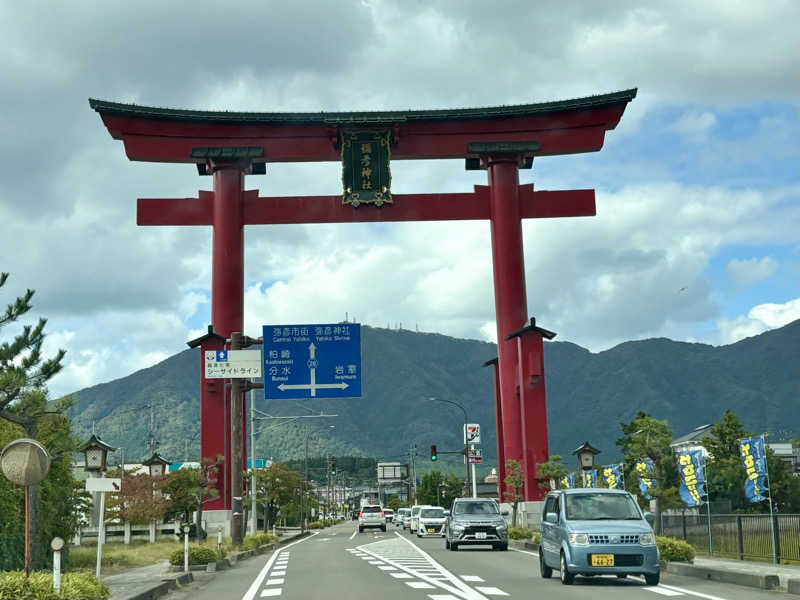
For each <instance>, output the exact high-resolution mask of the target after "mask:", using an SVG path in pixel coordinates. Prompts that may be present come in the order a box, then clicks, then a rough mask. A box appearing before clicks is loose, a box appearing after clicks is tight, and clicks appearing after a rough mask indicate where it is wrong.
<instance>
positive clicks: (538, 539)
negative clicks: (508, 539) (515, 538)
mask: <svg viewBox="0 0 800 600" xmlns="http://www.w3.org/2000/svg"><path fill="white" fill-rule="evenodd" d="M531 541H532V542H533V543H534V544H541V543H542V534H541V533H540V532H538V531H534V532H533V539H532V540H531Z"/></svg>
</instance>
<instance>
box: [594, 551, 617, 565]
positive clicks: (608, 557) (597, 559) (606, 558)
mask: <svg viewBox="0 0 800 600" xmlns="http://www.w3.org/2000/svg"><path fill="white" fill-rule="evenodd" d="M592 566H593V567H613V566H614V555H613V554H592Z"/></svg>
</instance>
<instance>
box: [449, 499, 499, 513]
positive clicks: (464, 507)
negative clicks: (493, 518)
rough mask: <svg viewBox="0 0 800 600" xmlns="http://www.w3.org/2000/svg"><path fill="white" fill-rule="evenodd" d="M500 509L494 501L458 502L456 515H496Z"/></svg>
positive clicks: (455, 509) (454, 509)
mask: <svg viewBox="0 0 800 600" xmlns="http://www.w3.org/2000/svg"><path fill="white" fill-rule="evenodd" d="M499 512H500V511H498V510H497V505H496V504H495V503H494V502H456V505H455V506H454V507H453V514H454V515H496V514H498V513H499Z"/></svg>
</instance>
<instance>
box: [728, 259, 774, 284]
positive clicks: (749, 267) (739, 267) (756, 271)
mask: <svg viewBox="0 0 800 600" xmlns="http://www.w3.org/2000/svg"><path fill="white" fill-rule="evenodd" d="M777 268H778V263H777V262H775V259H773V258H772V257H771V256H764V257H762V258H746V259H741V260H740V259H738V258H734V259H733V260H731V261H730V262H729V263H728V265H727V266H726V267H725V270H726V271H727V272H728V275H729V276H730V277H731V278H732V279H733V280H734V281H735V282H736V283H737V284H739V285H752V284H754V283H756V282H757V281H762V280H764V279H767V278H768V277H771V276H772V274H773V273H775V270H776V269H777Z"/></svg>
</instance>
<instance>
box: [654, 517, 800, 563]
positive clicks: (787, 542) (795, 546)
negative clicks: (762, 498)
mask: <svg viewBox="0 0 800 600" xmlns="http://www.w3.org/2000/svg"><path fill="white" fill-rule="evenodd" d="M773 529H774V532H775V555H776V557H777V560H778V562H780V561H782V560H783V561H786V560H792V561H800V515H781V514H776V515H773V516H772V527H770V516H769V515H766V514H764V515H747V514H745V515H711V553H712V555H713V556H720V557H730V558H738V559H739V560H744V559H745V558H758V559H768V560H772V556H773V554H772V548H773V545H772V531H773ZM661 530H662V532H663V535H667V536H670V537H676V538H680V539H683V540H686V541H687V542H689V543H690V544H691V545H692V546H694V548H695V549H696V550H698V551H700V552H707V551H708V517H707V516H706V515H685V514H684V515H663V517H662V529H661Z"/></svg>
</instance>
